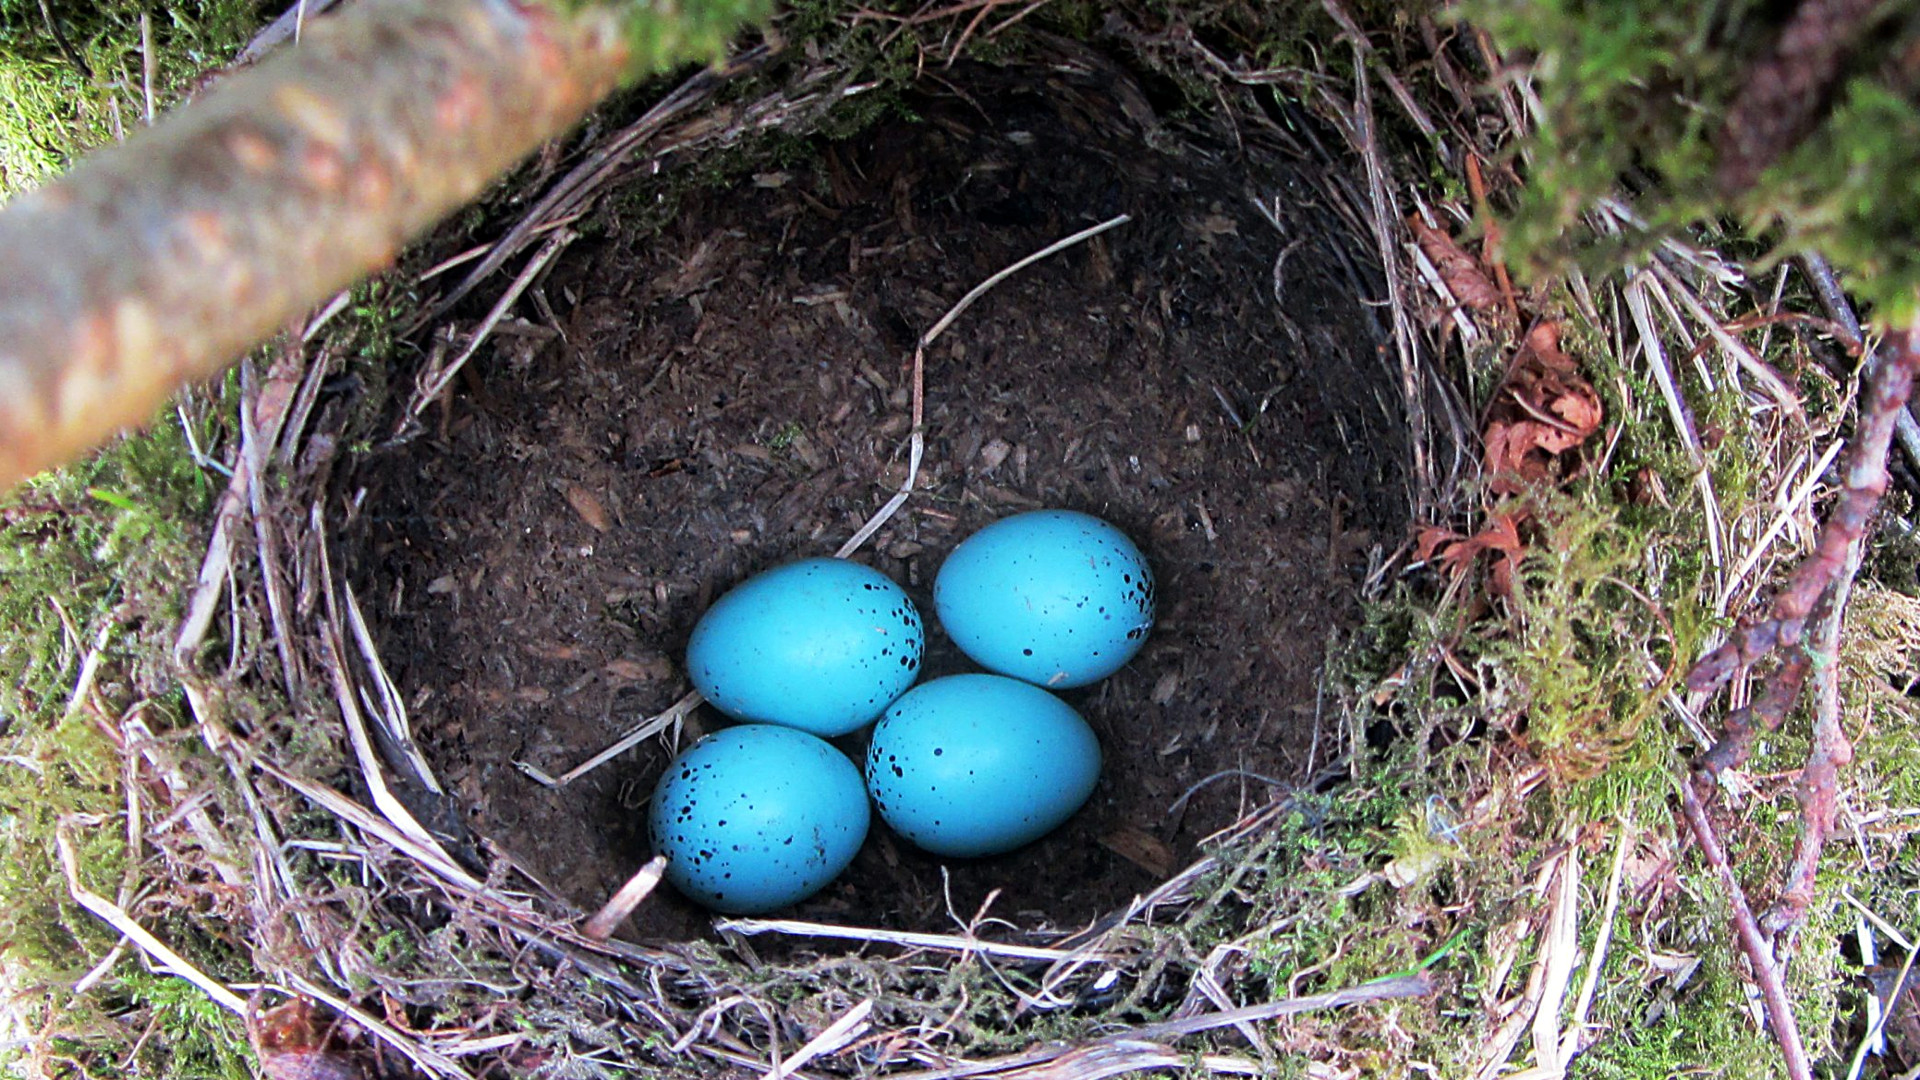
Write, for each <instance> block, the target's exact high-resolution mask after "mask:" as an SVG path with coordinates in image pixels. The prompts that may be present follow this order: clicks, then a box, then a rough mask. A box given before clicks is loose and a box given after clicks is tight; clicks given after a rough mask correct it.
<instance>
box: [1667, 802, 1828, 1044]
mask: <svg viewBox="0 0 1920 1080" xmlns="http://www.w3.org/2000/svg"><path fill="white" fill-rule="evenodd" d="M1699 783H1701V781H1697V780H1693V779H1689V780H1686V781H1683V782H1682V783H1681V785H1680V810H1681V813H1682V814H1684V815H1685V817H1686V819H1687V827H1688V828H1689V829H1691V830H1692V832H1693V838H1694V841H1695V842H1696V843H1698V844H1699V845H1700V852H1701V854H1703V855H1705V856H1706V859H1707V866H1708V867H1709V868H1710V869H1712V870H1713V873H1714V876H1715V877H1717V878H1719V879H1720V887H1721V889H1722V890H1724V891H1725V893H1726V895H1727V906H1728V907H1729V908H1730V909H1732V914H1733V928H1734V932H1735V933H1736V934H1737V935H1738V937H1739V941H1740V951H1741V952H1742V953H1744V954H1746V957H1747V963H1748V964H1750V965H1752V968H1753V981H1754V982H1756V983H1758V984H1759V985H1760V998H1761V1000H1762V1001H1763V1002H1764V1003H1765V1004H1766V1008H1767V1023H1768V1026H1769V1027H1771V1028H1772V1029H1773V1037H1774V1040H1775V1041H1776V1042H1778V1043H1779V1044H1780V1054H1781V1056H1782V1057H1783V1058H1785V1059H1786V1065H1787V1076H1788V1077H1790V1078H1791V1080H1813V1070H1812V1067H1811V1066H1810V1065H1809V1064H1808V1063H1807V1052H1806V1049H1805V1048H1804V1047H1803V1046H1802V1045H1801V1043H1800V1028H1799V1025H1798V1024H1796V1023H1795V1021H1794V1018H1793V1006H1792V1004H1791V1003H1790V1002H1789V1001H1788V1000H1787V990H1786V986H1785V984H1784V983H1782V982H1781V980H1780V969H1779V967H1777V966H1776V965H1775V964H1774V962H1773V949H1772V947H1771V946H1770V945H1769V944H1768V943H1767V939H1766V937H1765V936H1764V935H1762V934H1761V932H1760V927H1759V926H1758V925H1756V924H1755V923H1754V921H1753V909H1752V908H1750V907H1749V906H1747V894H1746V891H1745V890H1744V889H1742V888H1741V887H1740V879H1739V878H1738V877H1735V876H1734V873H1733V867H1731V866H1729V865H1728V864H1727V852H1726V849H1725V848H1723V847H1722V846H1721V844H1720V837H1719V835H1718V834H1716V833H1715V832H1714V831H1713V822H1711V821H1709V820H1708V819H1707V811H1706V807H1704V806H1702V805H1701V802H1700V796H1699V795H1698V794H1697V793H1696V792H1695V790H1694V788H1695V786H1696V784H1699Z"/></svg>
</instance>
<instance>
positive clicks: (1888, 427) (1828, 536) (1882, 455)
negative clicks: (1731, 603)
mask: <svg viewBox="0 0 1920 1080" xmlns="http://www.w3.org/2000/svg"><path fill="white" fill-rule="evenodd" d="M1916 368H1920V340H1916V338H1915V336H1914V332H1913V331H1902V332H1900V333H1898V334H1895V335H1893V336H1891V337H1889V338H1888V339H1887V351H1886V352H1884V353H1882V354H1881V356H1880V358H1879V363H1878V364H1876V365H1875V366H1874V367H1873V368H1871V369H1869V370H1868V372H1867V374H1866V378H1867V390H1866V393H1865V394H1864V395H1862V398H1861V402H1860V407H1859V408H1860V418H1859V421H1858V424H1857V426H1856V428H1855V430H1854V436H1853V445H1852V446H1851V447H1849V449H1848V453H1847V461H1846V469H1845V479H1844V484H1843V486H1842V488H1841V492H1840V498H1839V502H1838V504H1837V505H1835V506H1834V508H1833V512H1832V514H1831V515H1830V516H1829V517H1828V518H1827V521H1826V524H1825V525H1824V526H1822V528H1821V530H1820V538H1819V540H1818V541H1816V542H1815V544H1814V549H1813V553H1812V554H1810V555H1808V556H1807V558H1806V560H1805V561H1804V562H1802V563H1801V564H1800V566H1799V567H1798V568H1797V569H1795V570H1794V572H1793V576H1791V577H1790V578H1788V579H1787V584H1786V586H1785V587H1784V588H1783V589H1781V590H1780V593H1779V595H1777V596H1776V597H1775V598H1774V601H1773V608H1772V611H1771V612H1770V613H1769V617H1768V618H1766V619H1764V620H1762V621H1760V622H1757V623H1753V624H1751V625H1748V626H1742V627H1739V628H1737V629H1735V630H1734V632H1733V633H1732V634H1731V635H1730V636H1729V637H1728V639H1727V641H1726V643H1725V644H1723V645H1721V646H1720V647H1719V648H1717V649H1715V650H1714V651H1713V652H1711V653H1708V654H1707V656H1706V657H1705V658H1704V659H1702V660H1701V661H1700V662H1699V663H1698V664H1696V665H1695V666H1694V669H1693V670H1692V671H1691V672H1689V673H1688V675H1687V689H1689V690H1692V691H1694V692H1696V693H1712V692H1713V691H1715V690H1718V689H1719V688H1720V687H1722V686H1724V685H1726V683H1727V680H1729V679H1731V678H1733V675H1734V673H1735V672H1736V671H1739V670H1740V669H1742V668H1745V667H1747V666H1749V665H1751V664H1752V663H1753V662H1754V661H1755V660H1758V659H1760V658H1761V657H1763V656H1765V655H1766V654H1767V653H1769V652H1772V651H1773V650H1774V649H1775V648H1776V647H1778V646H1781V645H1794V644H1797V643H1798V642H1799V640H1800V635H1801V632H1802V631H1803V630H1804V629H1805V627H1806V622H1807V617H1808V616H1809V615H1810V614H1811V613H1812V611H1813V608H1814V605H1815V603H1817V602H1818V601H1819V599H1820V596H1821V594H1822V593H1824V592H1826V591H1827V590H1828V589H1829V588H1831V587H1832V586H1833V585H1834V584H1835V583H1836V582H1837V581H1838V580H1839V579H1840V577H1841V576H1842V574H1843V573H1844V571H1845V569H1846V566H1847V550H1848V547H1849V546H1850V545H1851V544H1853V543H1854V542H1855V541H1857V540H1859V539H1860V538H1862V537H1863V536H1865V535H1866V531H1867V525H1868V523H1869V522H1870V521H1871V520H1872V517H1873V512H1874V510H1875V508H1877V507H1878V506H1879V505H1880V497H1881V496H1882V495H1883V494H1885V493H1886V490H1887V446H1888V444H1889V443H1890V442H1891V440H1892V438H1893V427H1894V420H1895V418H1896V417H1897V416H1898V415H1899V413H1900V410H1901V406H1903V405H1905V404H1906V401H1907V397H1908V395H1909V394H1911V393H1912V391H1913V377H1914V372H1915V369H1916Z"/></svg>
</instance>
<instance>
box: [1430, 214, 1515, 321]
mask: <svg viewBox="0 0 1920 1080" xmlns="http://www.w3.org/2000/svg"><path fill="white" fill-rule="evenodd" d="M1407 224H1408V225H1409V226H1410V227H1412V229H1413V236H1414V240H1415V241H1417V242H1418V243H1419V245H1420V250H1421V251H1424V252H1426V255H1427V258H1428V259H1431V260H1432V261H1433V266H1434V269H1436V270H1438V271H1439V272H1440V280H1441V281H1444V282H1446V284H1447V289H1448V290H1449V291H1450V292H1452V293H1453V298H1454V299H1455V300H1458V301H1460V306H1462V307H1465V308H1470V309H1472V310H1474V311H1482V310H1485V309H1487V308H1490V307H1493V306H1494V305H1495V304H1498V303H1499V302H1500V290H1499V289H1497V288H1495V287H1494V284H1493V280H1492V279H1491V278H1489V277H1488V276H1487V272H1486V271H1485V270H1483V269H1481V268H1480V260H1478V259H1476V258H1474V257H1473V256H1472V255H1469V254H1467V252H1466V250H1465V249H1464V248H1462V247H1461V246H1460V244H1459V242H1458V241H1456V240H1454V238H1453V237H1451V236H1448V235H1447V234H1446V233H1445V232H1442V231H1441V230H1439V229H1437V228H1435V227H1433V226H1432V225H1429V224H1427V223H1426V221H1425V220H1424V219H1422V218H1421V217H1420V215H1418V214H1414V215H1412V216H1411V217H1409V218H1407Z"/></svg>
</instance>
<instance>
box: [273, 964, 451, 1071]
mask: <svg viewBox="0 0 1920 1080" xmlns="http://www.w3.org/2000/svg"><path fill="white" fill-rule="evenodd" d="M288 982H289V983H290V984H291V985H292V988H293V989H294V990H297V991H299V992H300V993H302V994H305V995H306V996H307V997H310V998H312V999H314V1000H315V1001H318V1002H320V1003H321V1004H323V1005H325V1006H327V1007H328V1008H330V1009H332V1010H334V1011H335V1012H337V1013H339V1014H340V1015H341V1016H344V1017H346V1018H348V1019H350V1020H352V1021H353V1022H354V1023H356V1024H358V1025H360V1026H361V1027H362V1028H365V1029H366V1030H367V1031H368V1032H369V1033H371V1034H372V1035H373V1036H374V1037H375V1038H377V1039H379V1040H380V1041H381V1042H384V1043H386V1044H387V1045H388V1046H391V1047H393V1048H394V1049H395V1050H397V1051H399V1052H400V1053H401V1054H402V1055H403V1056H404V1057H406V1059H407V1060H408V1061H411V1062H413V1063H414V1065H415V1066H417V1067H418V1068H419V1069H420V1071H421V1072H424V1073H427V1074H429V1075H432V1076H439V1077H445V1078H446V1080H472V1078H473V1074H472V1073H470V1072H468V1071H467V1070H466V1069H464V1068H462V1067H461V1066H460V1063H459V1062H457V1061H455V1060H453V1059H452V1058H450V1057H447V1056H446V1055H445V1054H442V1053H440V1052H439V1051H437V1050H432V1049H429V1048H428V1047H425V1046H422V1045H420V1044H419V1043H418V1042H416V1041H415V1040H413V1039H410V1038H408V1037H407V1036H405V1035H402V1034H401V1033H400V1032H399V1031H398V1030H396V1029H395V1028H394V1027H393V1026H392V1025H391V1024H387V1023H383V1022H382V1021H380V1020H379V1019H378V1018H377V1017H374V1016H372V1015H371V1014H369V1013H368V1012H367V1011H366V1010H364V1009H360V1008H357V1007H356V1006H355V1005H354V1004H353V1002H351V1001H348V1000H346V999H345V998H343V997H340V996H338V995H336V994H332V993H329V992H328V991H327V990H326V989H325V988H323V987H321V986H318V985H316V984H315V983H314V982H313V981H312V980H311V979H305V978H302V977H300V976H299V975H295V976H293V977H292V978H291V979H289V980H288Z"/></svg>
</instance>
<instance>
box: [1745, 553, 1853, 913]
mask: <svg viewBox="0 0 1920 1080" xmlns="http://www.w3.org/2000/svg"><path fill="white" fill-rule="evenodd" d="M1865 548H1866V541H1865V538H1864V537H1861V538H1858V539H1856V540H1854V542H1853V543H1851V544H1848V545H1847V554H1846V559H1845V562H1844V564H1843V565H1842V566H1841V568H1840V577H1839V580H1838V581H1836V582H1835V583H1834V586H1833V591H1832V592H1831V593H1829V594H1828V596H1827V598H1826V600H1825V601H1824V602H1823V603H1822V605H1821V607H1820V609H1819V612H1818V619H1817V621H1816V622H1815V624H1814V633H1813V644H1812V646H1811V647H1810V648H1809V649H1807V650H1805V652H1804V653H1803V654H1802V655H1811V656H1818V657H1820V658H1821V662H1820V663H1817V664H1813V665H1812V667H1813V732H1812V738H1811V742H1812V745H1811V747H1810V748H1809V749H1808V751H1807V763H1806V765H1805V766H1803V767H1802V768H1801V770H1800V779H1799V781H1798V782H1797V783H1795V784H1794V789H1793V795H1794V800H1795V801H1796V802H1798V803H1799V804H1800V835H1799V836H1798V837H1796V838H1795V840H1794V845H1793V861H1792V862H1791V863H1790V864H1789V865H1788V868H1787V875H1786V879H1785V881H1784V882H1783V883H1782V886H1781V889H1780V893H1779V895H1778V896H1776V897H1775V898H1774V901H1773V904H1772V906H1770V907H1769V908H1768V909H1767V910H1766V912H1765V913H1764V914H1763V915H1761V917H1760V925H1761V927H1762V929H1764V930H1766V931H1767V932H1769V933H1772V934H1778V933H1780V932H1781V931H1783V930H1785V929H1787V928H1788V927H1791V926H1795V925H1798V924H1799V923H1800V921H1801V920H1803V919H1805V918H1806V917H1807V908H1808V907H1809V906H1810V905H1811V904H1812V903H1813V895H1814V883H1813V878H1814V874H1815V872H1817V871H1818V870H1819V868H1820V851H1821V849H1822V848H1824V847H1825V846H1826V842H1827V836H1828V835H1829V834H1831V833H1832V832H1833V823H1834V819H1835V818H1836V817H1837V816H1838V815H1839V801H1838V800H1839V787H1840V769H1841V768H1842V767H1844V766H1846V765H1849V764H1852V762H1853V743H1852V742H1851V741H1850V740H1848V738H1847V732H1846V728H1845V727H1844V726H1842V724H1841V723H1840V665H1839V663H1838V659H1839V655H1840V629H1841V626H1842V624H1843V623H1844V622H1845V621H1846V613H1847V599H1848V597H1849V595H1850V594H1851V593H1852V591H1853V580H1854V575H1855V574H1857V573H1859V571H1860V560H1861V557H1862V556H1863V555H1864V553H1865Z"/></svg>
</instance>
